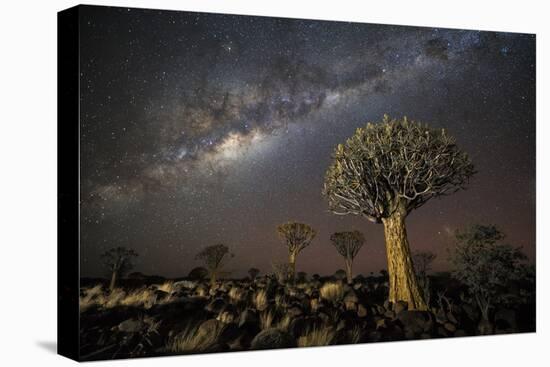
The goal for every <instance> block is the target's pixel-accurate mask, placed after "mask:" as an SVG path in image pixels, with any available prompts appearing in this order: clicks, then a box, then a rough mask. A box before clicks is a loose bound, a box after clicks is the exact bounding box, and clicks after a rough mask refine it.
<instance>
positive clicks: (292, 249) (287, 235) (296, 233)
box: [277, 222, 317, 280]
mask: <svg viewBox="0 0 550 367" xmlns="http://www.w3.org/2000/svg"><path fill="white" fill-rule="evenodd" d="M277 233H278V234H279V237H281V239H283V241H284V243H285V245H286V246H287V248H288V263H289V265H290V268H291V269H290V272H291V274H290V279H291V280H294V274H295V273H296V256H298V254H299V253H300V251H302V250H303V249H304V248H306V247H307V246H309V245H310V244H311V241H313V239H314V238H315V235H316V233H317V232H316V231H315V230H314V229H313V228H311V227H310V226H308V225H307V224H304V223H297V222H287V223H284V224H281V225H279V226H278V227H277Z"/></svg>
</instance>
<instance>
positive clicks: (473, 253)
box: [449, 224, 526, 332]
mask: <svg viewBox="0 0 550 367" xmlns="http://www.w3.org/2000/svg"><path fill="white" fill-rule="evenodd" d="M455 236H456V244H455V247H454V251H453V252H452V253H451V256H450V258H449V260H450V262H451V264H453V266H454V269H453V272H452V274H453V276H454V277H455V278H456V279H458V280H460V281H461V282H462V283H464V284H465V285H466V286H468V289H469V291H470V293H471V294H472V295H473V297H474V299H475V301H476V303H477V305H478V307H479V309H480V311H481V315H482V318H483V319H482V322H483V321H484V322H485V324H489V310H490V309H491V307H493V306H494V304H495V303H498V302H499V301H500V298H501V297H502V296H503V295H505V294H506V293H507V291H508V289H509V286H510V283H511V282H512V281H513V280H515V279H518V278H520V277H521V276H522V275H523V273H524V269H525V267H524V266H522V265H523V263H524V261H525V260H526V256H525V255H524V254H523V253H522V252H521V250H520V248H514V247H512V246H510V245H506V244H501V243H500V241H502V240H503V239H504V234H503V233H502V232H501V231H500V230H499V229H498V228H497V227H495V226H494V225H479V224H475V225H472V226H470V227H469V228H467V229H466V230H464V231H462V232H460V231H457V232H456V235H455ZM480 325H482V324H480ZM480 329H481V326H480ZM480 331H481V332H482V331H483V330H480ZM488 332H490V331H488Z"/></svg>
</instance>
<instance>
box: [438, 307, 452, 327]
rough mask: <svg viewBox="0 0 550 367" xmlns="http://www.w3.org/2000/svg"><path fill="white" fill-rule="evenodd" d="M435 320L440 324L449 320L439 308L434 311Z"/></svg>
mask: <svg viewBox="0 0 550 367" xmlns="http://www.w3.org/2000/svg"><path fill="white" fill-rule="evenodd" d="M435 320H436V321H437V322H438V323H440V324H445V323H446V322H447V321H449V320H448V319H447V314H446V313H445V311H444V310H443V309H441V308H440V309H438V310H437V312H436V313H435Z"/></svg>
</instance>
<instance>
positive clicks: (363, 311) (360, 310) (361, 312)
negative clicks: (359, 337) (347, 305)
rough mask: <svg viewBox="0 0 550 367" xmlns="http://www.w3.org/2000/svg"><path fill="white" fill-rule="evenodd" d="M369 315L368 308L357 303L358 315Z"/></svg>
mask: <svg viewBox="0 0 550 367" xmlns="http://www.w3.org/2000/svg"><path fill="white" fill-rule="evenodd" d="M367 315H368V311H367V308H366V307H365V306H363V305H362V304H358V305H357V316H359V317H366V316H367Z"/></svg>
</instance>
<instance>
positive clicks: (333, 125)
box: [80, 7, 535, 277]
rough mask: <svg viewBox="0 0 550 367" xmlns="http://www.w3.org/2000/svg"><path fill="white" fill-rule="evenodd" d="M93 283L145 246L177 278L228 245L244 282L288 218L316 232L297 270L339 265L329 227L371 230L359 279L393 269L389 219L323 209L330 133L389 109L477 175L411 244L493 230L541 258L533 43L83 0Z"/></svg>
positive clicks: (141, 264)
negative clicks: (427, 129)
mask: <svg viewBox="0 0 550 367" xmlns="http://www.w3.org/2000/svg"><path fill="white" fill-rule="evenodd" d="M80 40H81V47H80V64H81V65H80V68H81V73H80V78H81V80H80V101H81V104H80V111H81V116H80V149H81V151H80V157H81V183H80V185H81V193H80V194H81V276H100V275H103V274H104V271H103V269H102V266H101V263H100V260H99V256H100V254H101V253H102V252H104V251H105V250H107V249H109V248H111V247H114V246H125V247H129V248H132V249H134V250H136V251H137V252H138V253H139V254H140V256H139V260H138V261H137V262H136V266H135V270H136V271H141V272H143V273H146V274H159V275H164V276H168V277H176V276H183V275H186V274H187V273H188V272H189V271H190V270H191V269H192V268H193V267H195V266H198V265H200V263H199V262H197V261H196V260H195V255H196V253H197V252H198V251H199V250H200V249H202V248H203V247H205V246H208V245H213V244H217V243H224V244H226V245H227V246H229V247H230V249H231V251H232V252H233V253H234V254H235V257H234V258H233V259H231V261H230V262H229V263H228V264H227V270H230V271H232V274H233V275H234V276H242V275H244V274H245V272H246V270H247V269H249V268H250V267H253V266H254V267H257V268H259V269H260V270H261V271H262V273H265V272H270V271H271V262H272V261H275V262H282V261H285V260H286V247H285V246H284V245H283V244H282V243H281V241H280V240H279V238H278V237H277V234H276V226H277V225H278V224H280V223H283V222H286V221H288V220H294V221H301V222H304V223H307V224H309V225H311V226H312V227H313V228H315V229H316V230H317V237H316V239H315V240H314V241H313V243H312V244H311V246H309V247H308V248H306V249H305V250H303V252H302V253H301V254H300V255H299V257H298V260H297V270H298V271H306V272H308V273H310V274H311V273H319V274H332V273H334V271H336V270H337V269H341V268H343V267H344V263H343V259H342V258H341V257H340V256H339V255H338V254H337V252H336V250H335V249H334V248H333V247H332V246H331V244H330V240H329V237H330V234H331V233H333V232H335V231H345V230H360V231H362V232H363V233H364V235H365V238H366V243H365V245H364V246H363V248H362V249H361V251H360V252H359V254H358V255H357V257H356V260H355V266H354V270H355V272H356V273H363V274H368V273H369V272H371V271H373V272H375V273H376V272H378V271H379V270H380V269H383V268H385V267H386V259H385V248H384V238H383V228H382V225H379V224H373V223H370V222H368V221H367V220H365V219H363V218H358V217H353V216H336V215H333V214H331V213H330V212H328V206H327V203H326V200H325V199H324V198H323V197H322V195H321V189H322V184H323V177H324V173H325V170H326V168H327V167H328V165H329V162H330V157H331V153H332V151H333V149H334V147H335V145H336V144H338V143H341V142H343V141H344V140H345V139H346V138H347V137H349V136H350V135H352V134H353V133H354V131H355V129H356V128H357V127H359V126H362V125H364V124H365V123H366V122H367V121H379V120H381V118H382V116H383V114H384V113H388V114H390V115H391V116H395V117H401V116H403V115H406V116H407V117H409V119H414V120H420V121H422V122H426V123H428V124H430V125H431V126H433V127H444V128H446V129H447V130H448V131H449V133H450V134H452V135H453V136H454V137H455V138H456V139H457V143H458V144H459V146H460V147H461V148H462V149H463V150H465V151H466V152H468V153H469V155H470V157H471V158H472V160H473V163H474V165H475V167H476V169H477V171H478V173H477V174H476V175H475V176H474V177H473V178H472V180H471V182H470V184H469V186H468V189H467V190H465V191H461V192H458V193H456V194H453V195H451V196H447V197H444V198H442V199H435V200H432V201H430V202H428V203H427V204H426V205H425V206H423V207H421V208H419V209H417V210H416V211H414V212H413V213H411V214H410V215H409V217H408V218H407V226H408V227H407V229H408V234H409V241H410V245H411V249H412V250H413V251H414V250H430V251H433V252H435V253H436V254H437V255H438V258H437V259H436V261H435V262H434V266H433V268H434V270H448V269H449V266H448V263H447V260H446V258H447V249H448V248H449V247H450V246H451V245H452V243H453V241H452V238H453V237H452V235H453V232H454V231H455V230H456V229H457V228H462V227H463V226H465V225H467V224H471V223H478V222H480V223H494V224H496V225H497V226H499V227H500V228H501V229H502V230H503V231H504V232H505V233H506V235H507V238H506V240H507V242H508V243H510V244H512V245H515V246H522V247H523V250H524V252H525V253H526V254H527V255H528V256H529V257H530V258H531V259H532V260H533V259H534V257H535V36H534V35H529V34H517V33H495V32H481V31H475V30H456V29H454V30H451V29H441V28H427V27H426V28H420V27H405V26H389V25H376V24H360V23H347V22H327V21H312V20H300V19H282V18H269V17H251V16H237V15H222V14H205V13H194V12H173V11H158V10H145V9H126V8H109V7H83V8H81V15H80Z"/></svg>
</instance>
